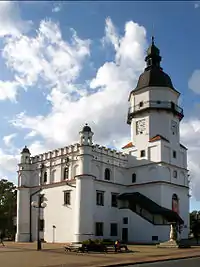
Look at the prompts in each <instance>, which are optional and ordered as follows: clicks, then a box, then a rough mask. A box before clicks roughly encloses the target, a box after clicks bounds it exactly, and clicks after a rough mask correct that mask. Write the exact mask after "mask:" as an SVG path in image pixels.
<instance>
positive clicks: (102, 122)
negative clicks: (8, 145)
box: [7, 19, 146, 146]
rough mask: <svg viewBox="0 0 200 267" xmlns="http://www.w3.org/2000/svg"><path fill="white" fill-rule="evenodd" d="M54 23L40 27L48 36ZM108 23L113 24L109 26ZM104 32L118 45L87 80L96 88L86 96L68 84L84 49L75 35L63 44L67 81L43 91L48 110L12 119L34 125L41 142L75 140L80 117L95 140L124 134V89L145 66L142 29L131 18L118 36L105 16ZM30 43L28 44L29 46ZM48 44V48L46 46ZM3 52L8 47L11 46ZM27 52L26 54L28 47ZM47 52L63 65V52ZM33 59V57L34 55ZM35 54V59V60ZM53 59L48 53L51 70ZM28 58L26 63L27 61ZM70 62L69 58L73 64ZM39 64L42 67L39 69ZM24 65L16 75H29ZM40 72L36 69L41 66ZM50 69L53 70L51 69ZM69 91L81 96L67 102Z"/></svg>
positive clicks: (59, 76) (126, 131)
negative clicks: (109, 59)
mask: <svg viewBox="0 0 200 267" xmlns="http://www.w3.org/2000/svg"><path fill="white" fill-rule="evenodd" d="M55 27H58V26H55V25H52V24H51V27H50V29H51V30H48V31H47V30H45V32H48V36H52V35H53V34H52V31H53V30H52V29H54V28H55ZM110 27H111V28H112V29H110ZM40 28H41V27H40ZM48 29H49V27H48ZM105 31H106V40H107V42H109V41H110V42H111V43H112V44H113V42H114V41H113V40H118V45H116V46H115V51H116V57H115V60H114V61H113V62H106V63H105V64H104V65H103V66H101V67H100V68H99V70H98V71H97V74H96V77H95V78H94V79H92V81H91V83H90V87H91V88H92V89H98V88H99V89H100V90H97V92H96V93H93V94H91V95H89V96H88V95H87V90H85V88H83V87H81V88H79V87H77V85H76V84H74V83H73V82H74V81H75V78H76V77H77V76H78V75H79V73H80V69H81V63H80V60H81V59H83V58H84V57H85V56H86V55H88V54H89V50H88V45H89V43H88V41H87V42H86V41H83V40H80V39H78V37H75V41H73V42H72V46H71V47H69V46H68V49H65V51H67V50H68V51H70V58H69V59H68V60H65V62H66V61H67V62H69V63H68V64H67V66H66V68H65V71H67V75H68V76H67V80H68V84H66V83H65V88H64V89H63V88H61V87H60V86H56V85H55V86H54V87H52V89H51V92H50V94H49V95H48V100H49V101H50V102H51V103H52V111H51V113H50V114H48V115H47V116H38V117H29V116H28V115H26V114H20V115H19V116H18V117H17V118H16V120H15V121H13V124H14V125H15V126H17V127H20V128H28V129H30V130H33V131H35V132H37V133H38V134H39V135H41V136H42V137H43V138H44V139H45V140H46V141H49V142H50V143H51V144H52V143H53V144H55V146H61V145H64V144H67V143H71V142H74V141H76V140H77V139H78V132H79V130H80V127H81V125H82V124H83V123H85V122H89V123H90V124H91V126H92V127H93V130H94V132H95V140H97V141H99V142H105V141H106V142H107V143H108V142H112V140H117V139H118V138H121V137H122V136H124V135H129V132H130V131H129V127H128V126H127V125H126V113H127V108H128V94H129V92H130V90H131V89H132V87H133V86H134V85H135V83H136V81H137V76H138V74H139V73H140V72H141V71H142V70H143V67H144V48H145V47H146V31H145V29H144V27H142V26H139V25H138V24H136V23H134V22H132V21H130V22H128V23H126V25H125V34H124V36H119V35H116V31H115V30H114V26H113V24H112V22H111V20H110V19H107V20H106V30H105ZM40 32H41V30H40ZM57 32H58V36H61V33H60V31H59V29H58V28H57ZM113 32H114V33H113ZM112 34H115V35H116V38H115V39H113V36H112ZM41 35H42V34H41ZM41 35H40V37H41ZM53 36H54V35H53ZM75 36H76V35H75ZM53 38H55V37H53ZM58 39H59V42H61V41H60V37H58ZM49 40H50V41H51V38H49ZM55 42H57V41H55ZM131 43H132V46H131ZM64 46H66V44H64V43H63V44H62V47H64ZM29 47H31V46H30V45H29ZM77 47H78V48H77ZM15 48H16V46H15ZM51 49H53V48H52V47H51ZM47 50H48V44H47V43H46V46H45V51H47ZM49 50H50V49H49ZM8 51H10V49H9V50H8ZM45 51H41V52H43V53H41V54H40V57H44V52H45ZM18 52H19V51H18ZM18 52H17V53H18ZM29 54H31V51H30V53H29ZM51 54H53V58H54V59H55V61H56V62H58V63H59V64H62V62H63V61H64V60H63V58H64V57H65V56H66V58H68V53H67V55H65V54H63V53H62V55H60V56H59V54H58V53H56V55H55V56H54V52H52V53H51ZM9 55H11V57H12V58H11V60H12V61H15V57H13V53H12V52H11V53H10V52H9V53H7V56H8V60H10V58H9ZM13 58H14V59H13ZM20 58H21V57H20ZM36 58H37V60H38V56H37V57H36ZM36 58H35V59H34V60H36ZM29 59H31V58H29ZM77 59H78V60H77ZM55 61H54V60H53V61H51V57H50V62H52V63H51V64H50V65H51V70H52V68H53V66H54V64H55ZM15 62H16V61H15ZM25 62H26V59H25ZM29 62H30V63H29V64H30V65H31V61H29ZM71 62H73V64H72V63H71ZM46 64H47V63H46ZM63 64H64V63H63ZM12 66H14V64H12ZM18 66H20V68H21V66H23V61H20V62H17V66H16V65H15V66H14V68H15V70H18ZM44 69H45V68H44V67H43V71H44ZM26 70H27V68H26ZM26 70H25V69H23V71H21V76H27V75H28V74H29V72H30V70H29V72H26ZM34 71H35V69H33V71H31V73H33V72H34ZM39 72H40V73H41V70H40V71H39ZM51 73H52V72H51ZM53 73H54V74H55V72H53ZM24 74H25V75H24ZM37 75H38V74H37ZM37 75H35V77H37ZM46 77H47V75H46V74H45V75H44V76H43V78H44V79H45V78H46ZM51 77H52V75H51ZM56 77H57V78H56V80H57V81H59V82H60V81H62V72H61V73H58V74H57V76H56ZM86 89H87V88H86ZM88 90H90V88H88ZM74 92H76V93H78V95H79V97H80V99H78V100H77V101H72V100H73V98H72V97H71V98H69V97H68V96H69V95H70V94H72V95H73V94H74Z"/></svg>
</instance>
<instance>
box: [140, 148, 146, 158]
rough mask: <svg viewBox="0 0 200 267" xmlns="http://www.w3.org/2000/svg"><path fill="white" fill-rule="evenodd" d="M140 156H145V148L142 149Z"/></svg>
mask: <svg viewBox="0 0 200 267" xmlns="http://www.w3.org/2000/svg"><path fill="white" fill-rule="evenodd" d="M140 157H141V158H143V157H145V150H141V151H140Z"/></svg>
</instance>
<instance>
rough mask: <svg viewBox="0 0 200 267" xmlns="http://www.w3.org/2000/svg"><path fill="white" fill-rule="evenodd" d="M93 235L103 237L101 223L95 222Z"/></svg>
mask: <svg viewBox="0 0 200 267" xmlns="http://www.w3.org/2000/svg"><path fill="white" fill-rule="evenodd" d="M95 235H96V236H103V223H102V222H96V225H95Z"/></svg>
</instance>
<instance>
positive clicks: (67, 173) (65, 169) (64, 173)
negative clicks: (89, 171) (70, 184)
mask: <svg viewBox="0 0 200 267" xmlns="http://www.w3.org/2000/svg"><path fill="white" fill-rule="evenodd" d="M68 178H69V167H65V168H64V172H63V180H68Z"/></svg>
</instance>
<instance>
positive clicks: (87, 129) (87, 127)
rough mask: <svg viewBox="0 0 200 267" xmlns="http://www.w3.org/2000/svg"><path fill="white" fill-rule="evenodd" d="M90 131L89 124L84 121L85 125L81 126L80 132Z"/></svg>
mask: <svg viewBox="0 0 200 267" xmlns="http://www.w3.org/2000/svg"><path fill="white" fill-rule="evenodd" d="M91 131H92V130H91V128H90V126H88V125H87V123H86V124H85V126H84V127H83V130H82V132H91Z"/></svg>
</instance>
